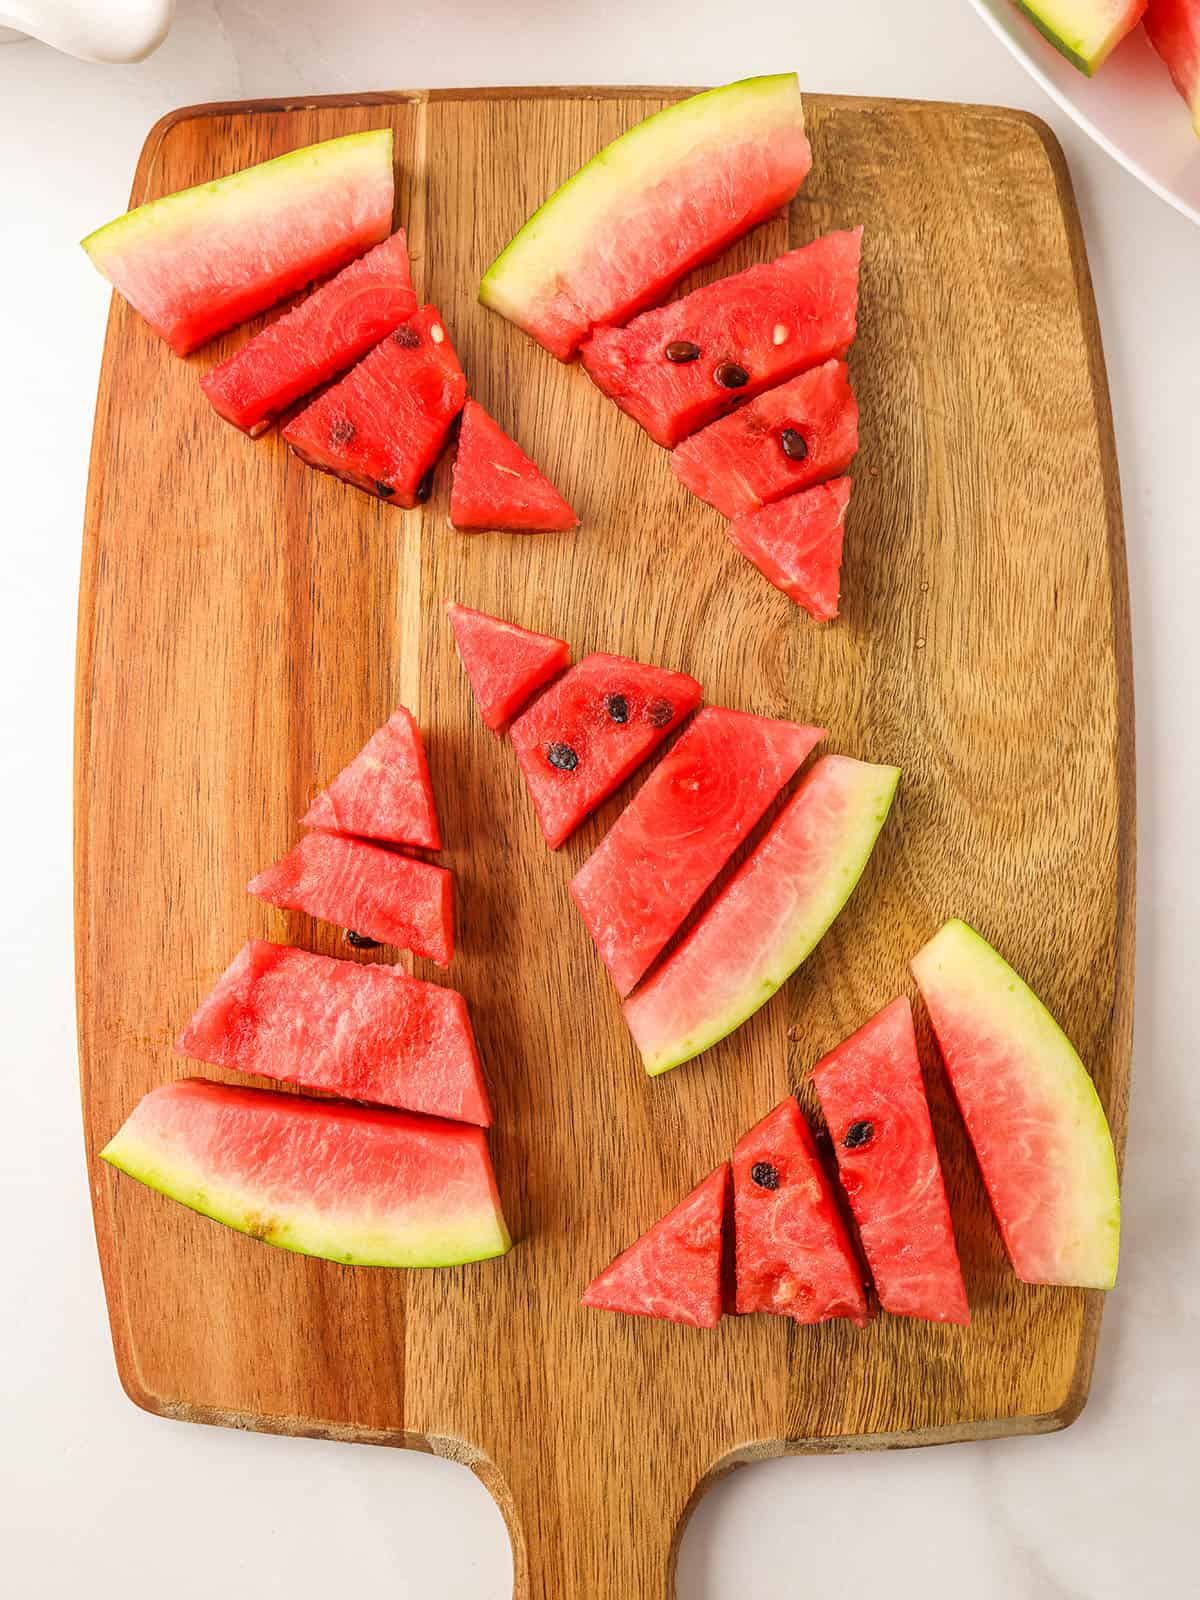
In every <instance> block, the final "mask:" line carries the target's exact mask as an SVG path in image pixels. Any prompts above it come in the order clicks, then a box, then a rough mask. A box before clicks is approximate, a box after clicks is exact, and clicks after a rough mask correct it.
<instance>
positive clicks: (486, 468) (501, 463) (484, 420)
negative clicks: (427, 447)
mask: <svg viewBox="0 0 1200 1600" xmlns="http://www.w3.org/2000/svg"><path fill="white" fill-rule="evenodd" d="M450 521H451V522H452V523H453V525H454V526H455V527H456V528H458V529H459V530H460V531H462V532H472V531H475V530H478V529H484V528H492V529H495V530H497V531H499V532H503V533H562V532H565V531H566V530H567V529H569V528H577V527H578V526H579V518H578V517H577V516H576V515H575V513H574V512H573V511H572V510H571V508H570V506H569V505H568V504H567V502H566V501H565V500H564V499H563V497H562V495H560V494H559V492H558V490H557V489H556V488H555V487H554V485H553V484H552V483H551V482H550V480H549V479H548V478H545V477H543V476H542V474H541V473H540V472H539V471H538V469H537V468H536V467H535V466H534V464H533V462H532V461H531V460H530V459H529V457H528V456H527V455H526V454H525V452H524V450H522V449H521V447H520V445H518V444H517V443H515V441H514V440H512V439H510V438H509V437H508V435H507V434H506V433H505V432H504V429H503V428H501V427H500V425H499V423H497V422H494V421H493V420H492V418H491V417H489V416H488V414H487V412H486V411H485V410H484V409H483V407H482V406H481V405H479V404H478V403H477V402H476V401H474V400H468V401H467V403H466V405H465V406H464V407H463V417H462V428H461V429H460V431H459V435H458V451H457V454H456V455H455V458H454V482H453V486H452V488H451V490H450Z"/></svg>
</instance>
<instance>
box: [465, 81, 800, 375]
mask: <svg viewBox="0 0 1200 1600" xmlns="http://www.w3.org/2000/svg"><path fill="white" fill-rule="evenodd" d="M811 166H812V151H811V150H810V148H809V144H808V140H807V139H806V138H805V135H804V105H803V102H802V100H801V98H800V85H799V83H798V82H797V79H796V74H795V73H794V72H785V73H779V74H778V75H776V76H774V77H765V78H747V79H745V80H744V81H742V82H741V83H731V84H727V85H726V86H725V87H724V88H721V89H710V90H709V91H708V92H707V93H705V94H698V95H693V96H692V98H691V99H690V100H682V101H680V102H678V103H677V104H676V105H671V106H668V107H667V108H666V109H665V110H663V111H660V112H658V113H657V114H656V115H654V116H652V117H648V118H647V119H646V120H645V121H644V122H640V123H639V124H638V125H637V126H636V127H634V128H631V129H630V130H629V131H628V132H627V133H625V134H622V136H621V137H620V138H619V139H615V140H614V141H613V143H612V144H610V145H608V146H606V147H605V149H603V150H602V151H601V152H600V154H599V155H598V156H596V157H595V159H594V160H592V161H589V162H588V164H587V166H585V167H582V168H581V169H580V170H579V171H578V172H577V173H576V174H575V175H574V176H573V177H571V178H568V180H567V181H566V183H564V184H563V186H562V187H561V188H560V189H559V190H557V191H556V192H555V193H554V194H553V195H551V197H550V198H549V200H547V201H546V202H545V204H544V205H543V206H542V207H541V208H540V210H538V211H537V212H535V213H534V215H533V216H532V217H531V218H530V219H529V221H528V222H527V223H526V224H525V226H524V227H523V228H522V229H521V231H520V232H519V233H518V234H517V235H516V237H515V238H514V239H513V240H512V242H511V243H510V244H509V245H508V247H507V249H505V250H504V252H503V253H502V254H501V255H499V256H498V257H497V258H496V260H495V261H493V263H492V265H491V266H490V267H489V269H488V271H487V275H486V276H485V277H484V280H483V283H482V284H481V286H480V290H479V298H480V300H481V301H482V302H483V304H484V305H485V306H490V307H491V308H492V310H493V311H498V312H500V314H501V315H502V316H505V317H507V318H508V319H509V321H510V322H515V323H516V325H517V326H518V327H519V328H524V329H525V331H526V333H530V334H532V335H533V337H534V338H535V339H536V340H538V342H539V343H540V344H543V345H544V346H545V347H546V349H547V350H549V351H550V352H551V354H552V355H556V356H557V357H558V358H559V359H560V360H561V361H566V360H568V359H569V358H570V356H571V355H572V354H573V352H574V350H575V349H576V347H577V345H578V344H579V342H580V340H581V339H583V338H585V337H586V336H587V333H588V332H589V330H590V329H591V328H593V327H594V326H595V325H596V324H597V323H620V322H625V321H627V320H628V319H629V317H631V316H632V315H633V313H634V312H635V311H640V310H642V308H643V307H644V306H650V305H655V304H657V303H658V301H660V300H662V299H665V297H666V295H667V293H668V291H669V290H670V288H671V287H672V285H673V284H675V283H677V282H678V281H679V279H680V278H682V277H683V276H684V274H685V273H688V272H690V271H691V270H692V268H693V267H696V266H699V265H700V263H701V262H703V261H709V260H711V259H712V258H713V257H714V256H717V255H719V254H720V253H721V251H722V250H724V249H725V247H726V245H729V244H732V242H733V241H734V240H735V239H737V238H738V237H740V235H742V234H743V233H745V232H746V231H747V230H748V229H750V228H752V227H753V226H754V224H755V223H756V222H761V221H762V220H763V218H764V217H769V216H770V215H771V213H772V212H774V211H778V210H779V208H780V207H781V206H784V205H786V204H787V203H788V201H789V200H791V198H792V196H793V195H794V194H795V193H796V190H797V189H798V188H799V187H800V185H801V184H802V183H803V182H804V179H805V178H806V177H807V176H808V170H809V168H810V167H811Z"/></svg>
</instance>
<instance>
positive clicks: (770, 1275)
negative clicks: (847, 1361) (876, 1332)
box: [733, 1097, 867, 1328]
mask: <svg viewBox="0 0 1200 1600" xmlns="http://www.w3.org/2000/svg"><path fill="white" fill-rule="evenodd" d="M733 1225H734V1239H735V1254H736V1258H737V1309H738V1311H739V1312H740V1313H744V1312H750V1311H769V1312H772V1313H774V1314H775V1315H776V1316H781V1317H791V1318H792V1319H793V1320H794V1321H796V1322H804V1323H813V1322H827V1321H829V1319H830V1318H831V1317H849V1318H850V1320H851V1321H852V1322H854V1323H856V1324H857V1325H858V1326H859V1327H860V1328H861V1327H863V1326H864V1325H865V1324H866V1321H867V1297H866V1295H865V1294H864V1293H863V1273H862V1268H861V1267H860V1266H859V1264H858V1259H857V1257H856V1256H855V1254H854V1247H853V1245H852V1244H851V1243H850V1235H849V1234H848V1233H847V1231H846V1224H845V1223H844V1222H843V1221H842V1218H841V1214H840V1212H839V1211H838V1207H837V1201H836V1199H835V1198H834V1193H833V1187H832V1185H831V1184H830V1182H829V1179H828V1178H827V1177H826V1176H825V1170H824V1168H823V1167H822V1166H821V1162H820V1159H819V1158H818V1156H817V1149H816V1145H815V1144H814V1143H813V1136H812V1134H811V1133H810V1132H809V1129H808V1124H807V1123H806V1122H805V1120H804V1118H803V1117H802V1116H801V1115H800V1107H799V1106H798V1105H797V1104H796V1102H795V1100H793V1099H791V1098H790V1097H789V1098H788V1099H787V1100H785V1101H784V1102H783V1104H782V1105H779V1106H776V1108H775V1110H774V1111H772V1112H771V1113H770V1115H769V1116H766V1117H764V1118H763V1120H762V1121H761V1122H760V1123H758V1124H757V1125H756V1126H755V1127H753V1128H751V1130H750V1132H749V1133H748V1134H746V1135H745V1137H744V1138H742V1139H739V1141H738V1143H737V1146H736V1147H735V1149H734V1152H733Z"/></svg>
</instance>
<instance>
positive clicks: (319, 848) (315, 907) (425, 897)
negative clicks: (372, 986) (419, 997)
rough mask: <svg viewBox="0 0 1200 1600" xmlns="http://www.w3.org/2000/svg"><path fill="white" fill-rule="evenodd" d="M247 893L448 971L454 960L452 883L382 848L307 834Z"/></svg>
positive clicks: (440, 870) (441, 870)
mask: <svg viewBox="0 0 1200 1600" xmlns="http://www.w3.org/2000/svg"><path fill="white" fill-rule="evenodd" d="M247 887H248V889H249V892H250V893H251V894H256V895H257V896H258V897H259V899H260V900H268V901H270V903H271V904H272V905H273V906H282V907H283V908H284V909H285V910H288V911H306V912H307V913H308V914H309V916H311V917H321V918H322V919H323V920H324V921H326V922H335V923H337V925H338V926H339V927H341V928H346V929H349V930H351V931H352V932H354V933H357V934H359V935H360V936H363V937H365V938H368V939H375V940H377V941H378V942H379V943H380V944H391V945H395V946H397V948H398V949H401V950H411V951H412V952H413V954H414V955H418V956H424V957H426V958H427V959H428V960H430V961H436V962H437V964H438V966H439V967H444V966H446V965H447V964H448V963H449V961H450V958H451V956H452V955H453V954H454V879H453V877H452V876H451V874H450V873H449V872H447V870H446V868H445V867H435V866H432V865H430V863H429V862H427V861H414V860H413V859H412V857H411V856H402V855H400V854H399V853H398V852H397V851H395V850H389V849H388V848H387V847H386V846H385V845H380V844H368V843H367V842H366V840H364V839H350V838H346V837H344V836H343V835H342V834H338V833H310V834H306V835H305V837H304V838H303V839H301V841H300V843H299V844H298V845H296V847H295V849H293V850H289V851H288V853H287V855H286V856H284V857H283V858H282V859H281V860H279V861H277V862H276V863H275V865H274V866H272V867H268V868H267V870H266V871H265V872H260V873H259V875H258V877H257V878H255V879H254V880H253V881H252V882H251V883H250V884H249V885H248V886H247Z"/></svg>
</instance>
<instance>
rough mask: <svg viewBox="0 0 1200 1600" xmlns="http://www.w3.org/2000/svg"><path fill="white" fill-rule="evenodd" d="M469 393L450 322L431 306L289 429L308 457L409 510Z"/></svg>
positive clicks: (425, 493) (422, 496) (424, 490)
mask: <svg viewBox="0 0 1200 1600" xmlns="http://www.w3.org/2000/svg"><path fill="white" fill-rule="evenodd" d="M466 398H467V380H466V378H464V377H463V371H462V368H461V367H460V366H459V364H458V357H457V356H456V355H455V353H454V346H453V345H452V344H451V343H450V336H449V335H448V334H447V332H446V325H445V323H444V322H443V321H442V319H441V317H440V316H439V314H438V313H437V311H435V310H434V308H433V306H423V307H422V308H421V310H420V311H418V312H417V314H416V316H414V317H410V318H409V319H408V321H407V322H402V323H401V324H400V326H399V327H398V328H396V329H395V330H394V331H393V332H392V333H389V334H388V336H387V338H386V339H384V340H383V342H382V343H381V344H378V345H376V346H375V348H374V350H372V351H371V353H370V355H367V356H364V357H363V359H362V360H361V361H360V362H359V363H358V365H357V366H356V367H351V369H350V371H349V372H348V373H347V374H346V376H345V377H344V378H341V379H339V380H338V382H337V383H335V384H334V385H333V386H332V387H331V388H329V389H326V390H325V392H324V394H322V395H319V396H318V397H317V399H316V400H314V401H313V403H312V404H311V405H310V406H306V407H305V409H304V410H303V411H301V412H300V414H299V416H296V417H293V418H292V420H291V422H289V423H288V425H287V427H286V428H284V430H283V437H284V438H285V439H286V440H287V442H288V444H290V445H291V447H292V449H293V450H294V451H295V452H296V454H297V455H298V456H299V457H300V459H301V460H302V461H307V462H308V464H309V466H310V467H318V468H319V469H320V470H321V471H322V472H331V473H333V475H334V476H335V477H338V478H343V479H345V481H346V482H347V483H352V484H354V486H355V487H356V488H358V489H365V490H366V492H367V493H368V494H373V495H375V496H377V497H378V498H379V499H380V500H387V501H388V502H389V503H390V504H392V505H395V506H403V507H405V509H411V508H412V507H413V506H415V505H419V504H420V503H421V502H422V501H423V500H427V499H428V498H429V488H430V482H429V477H428V474H430V473H431V472H432V471H433V468H434V466H435V464H436V462H437V459H438V457H439V456H440V455H441V453H442V449H443V447H444V446H445V443H446V439H447V436H448V435H449V432H450V424H451V423H452V422H453V421H454V419H455V417H456V416H457V415H458V414H459V412H460V411H461V410H462V408H463V402H464V401H465V400H466Z"/></svg>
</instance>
